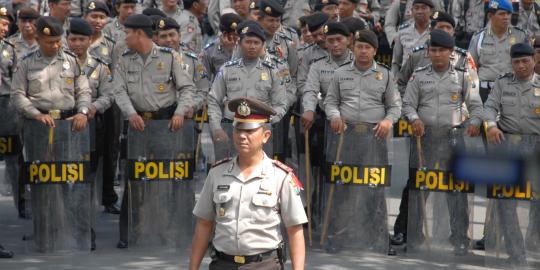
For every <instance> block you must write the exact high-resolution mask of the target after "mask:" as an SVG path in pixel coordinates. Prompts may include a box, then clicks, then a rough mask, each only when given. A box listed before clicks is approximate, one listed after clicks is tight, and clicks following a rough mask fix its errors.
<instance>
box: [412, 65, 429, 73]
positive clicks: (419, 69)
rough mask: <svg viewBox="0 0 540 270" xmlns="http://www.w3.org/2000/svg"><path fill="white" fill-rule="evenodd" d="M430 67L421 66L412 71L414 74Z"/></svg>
mask: <svg viewBox="0 0 540 270" xmlns="http://www.w3.org/2000/svg"><path fill="white" fill-rule="evenodd" d="M430 65H431V64H429V65H425V66H423V67H419V68H416V69H415V70H414V72H417V71H422V70H426V69H427V68H428V67H429V66H430Z"/></svg>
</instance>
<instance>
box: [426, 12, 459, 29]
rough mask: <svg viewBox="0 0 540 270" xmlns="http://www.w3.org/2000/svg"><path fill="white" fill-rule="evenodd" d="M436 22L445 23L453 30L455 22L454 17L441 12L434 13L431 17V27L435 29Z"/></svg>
mask: <svg viewBox="0 0 540 270" xmlns="http://www.w3.org/2000/svg"><path fill="white" fill-rule="evenodd" d="M438 22H447V23H449V24H451V25H452V27H453V28H455V27H456V20H454V17H453V16H452V15H450V14H448V13H446V12H443V11H435V12H434V13H433V15H432V16H431V27H435V25H437V23H438Z"/></svg>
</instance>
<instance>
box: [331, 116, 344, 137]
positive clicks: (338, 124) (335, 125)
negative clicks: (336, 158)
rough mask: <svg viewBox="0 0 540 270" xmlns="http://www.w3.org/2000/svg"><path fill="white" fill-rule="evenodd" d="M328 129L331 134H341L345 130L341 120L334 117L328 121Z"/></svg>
mask: <svg viewBox="0 0 540 270" xmlns="http://www.w3.org/2000/svg"><path fill="white" fill-rule="evenodd" d="M330 127H331V128H332V131H333V132H335V133H337V134H341V132H343V130H344V129H345V122H344V121H343V119H341V117H336V118H333V119H332V120H331V121H330Z"/></svg>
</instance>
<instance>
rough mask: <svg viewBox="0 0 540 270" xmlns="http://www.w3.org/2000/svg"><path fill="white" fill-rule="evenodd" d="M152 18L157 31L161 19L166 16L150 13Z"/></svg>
mask: <svg viewBox="0 0 540 270" xmlns="http://www.w3.org/2000/svg"><path fill="white" fill-rule="evenodd" d="M148 17H150V20H152V30H154V31H157V30H158V26H159V21H161V20H162V19H164V18H165V17H162V16H159V15H150V16H148Z"/></svg>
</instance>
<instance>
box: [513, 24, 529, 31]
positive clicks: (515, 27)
mask: <svg viewBox="0 0 540 270" xmlns="http://www.w3.org/2000/svg"><path fill="white" fill-rule="evenodd" d="M512 27H513V28H514V29H516V30H519V31H521V32H526V31H525V30H523V28H520V27H517V26H515V25H512Z"/></svg>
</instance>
